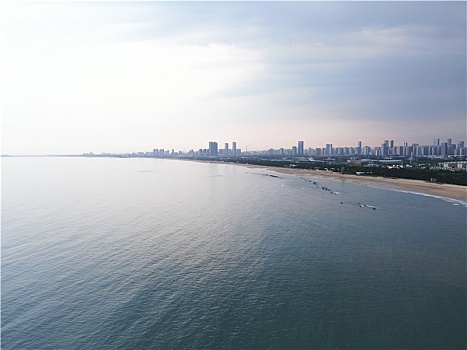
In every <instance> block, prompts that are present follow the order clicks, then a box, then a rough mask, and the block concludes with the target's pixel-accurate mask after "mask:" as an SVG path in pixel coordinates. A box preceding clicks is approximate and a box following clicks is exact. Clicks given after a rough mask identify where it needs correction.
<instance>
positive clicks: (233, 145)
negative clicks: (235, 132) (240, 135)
mask: <svg viewBox="0 0 467 350" xmlns="http://www.w3.org/2000/svg"><path fill="white" fill-rule="evenodd" d="M232 156H234V157H236V156H237V143H236V142H235V141H234V142H232Z"/></svg>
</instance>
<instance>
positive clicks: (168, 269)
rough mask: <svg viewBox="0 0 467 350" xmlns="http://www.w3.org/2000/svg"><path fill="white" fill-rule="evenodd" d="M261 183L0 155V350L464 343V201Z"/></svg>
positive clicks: (209, 171) (174, 166) (161, 168)
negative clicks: (0, 262) (0, 254)
mask: <svg viewBox="0 0 467 350" xmlns="http://www.w3.org/2000/svg"><path fill="white" fill-rule="evenodd" d="M267 174H274V173H273V172H272V171H268V170H257V169H247V168H244V167H240V166H234V165H223V164H207V163H195V162H184V161H171V160H157V159H111V158H108V159H105V158H3V159H2V242H1V243H2V250H1V253H2V265H1V267H2V271H1V272H2V274H1V282H2V283H1V286H2V300H1V301H2V304H1V316H2V321H1V322H2V323H1V325H2V329H1V330H2V333H1V336H2V344H1V345H2V349H46V348H47V349H92V348H93V349H105V348H108V349H115V348H122V349H138V348H141V349H144V348H158V349H175V348H179V349H180V348H194V349H202V348H210V349H219V348H226V349H234V348H250V349H283V348H287V349H297V348H301V349H303V348H307V349H311V348H319V349H378V348H385V349H393V348H405V349H412V348H413V349H464V348H466V346H467V344H466V329H467V327H466V213H467V209H466V206H465V205H462V203H456V202H453V201H445V200H442V199H439V198H431V197H424V196H418V195H414V194H410V193H398V192H394V191H388V190H382V189H375V188H370V187H367V186H364V185H358V184H352V183H344V182H342V181H340V180H332V179H329V178H320V177H311V176H308V177H299V176H291V175H282V174H276V175H278V176H279V178H275V177H271V176H267ZM310 181H311V182H310ZM313 181H315V182H316V184H314V183H313ZM325 188H328V189H330V190H326V189H325Z"/></svg>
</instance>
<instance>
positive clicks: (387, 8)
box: [1, 2, 466, 153]
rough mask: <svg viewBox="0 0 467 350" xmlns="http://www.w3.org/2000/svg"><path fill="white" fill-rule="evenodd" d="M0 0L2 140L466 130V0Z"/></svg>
mask: <svg viewBox="0 0 467 350" xmlns="http://www.w3.org/2000/svg"><path fill="white" fill-rule="evenodd" d="M2 7H3V8H2V10H3V11H2V33H1V34H2V46H3V47H2V48H3V50H2V51H3V52H2V66H1V68H2V83H1V84H2V101H4V102H3V104H2V153H62V152H76V153H79V152H85V151H97V152H100V151H115V152H123V151H133V150H148V149H152V148H154V147H157V148H161V147H166V148H169V147H170V148H176V149H189V148H199V147H206V146H205V144H206V142H207V141H208V140H211V139H216V140H218V141H219V142H228V141H233V140H236V141H237V142H238V143H239V145H241V144H243V145H246V144H252V145H254V147H255V148H269V147H288V146H290V145H291V144H292V143H293V144H295V142H296V140H297V139H302V140H305V142H306V146H311V147H320V146H322V145H323V144H324V143H329V142H332V143H334V144H340V145H351V144H355V143H356V141H357V140H361V139H362V140H363V141H364V143H366V144H369V145H376V144H378V143H380V141H381V139H388V138H393V139H396V140H397V141H399V142H402V141H403V140H406V141H409V142H420V143H424V142H425V143H426V142H429V140H431V139H432V138H433V137H441V138H447V137H452V138H453V139H464V138H465V124H466V106H465V96H466V81H465V76H466V37H465V36H466V15H465V13H466V4H465V3H464V2H410V3H405V2H376V3H370V2H330V3H326V2H252V3H250V2H206V3H201V2H183V3H179V2H172V3H171V2H151V3H148V2H143V3H135V4H133V3H126V2H125V3H120V2H110V3H109V2H101V3H94V2H92V3H90V2H82V3H75V2H73V3H66V2H60V3H27V4H26V3H19V4H13V3H8V4H7V5H3V6H2Z"/></svg>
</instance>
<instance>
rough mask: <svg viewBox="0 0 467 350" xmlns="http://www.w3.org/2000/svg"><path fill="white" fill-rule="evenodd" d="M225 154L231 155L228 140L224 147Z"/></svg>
mask: <svg viewBox="0 0 467 350" xmlns="http://www.w3.org/2000/svg"><path fill="white" fill-rule="evenodd" d="M224 156H226V157H228V156H229V144H228V143H227V142H226V143H225V147H224Z"/></svg>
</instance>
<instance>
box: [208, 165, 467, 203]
mask: <svg viewBox="0 0 467 350" xmlns="http://www.w3.org/2000/svg"><path fill="white" fill-rule="evenodd" d="M215 163H218V162H215ZM223 164H233V165H240V166H244V167H248V168H257V169H267V170H270V171H275V172H277V173H281V174H288V175H302V176H303V175H312V176H323V177H332V178H335V179H339V180H342V181H349V182H354V183H360V184H366V185H368V186H373V187H378V188H383V189H388V190H396V191H410V192H417V193H423V194H427V195H431V196H439V197H444V198H450V199H455V200H461V201H464V202H467V187H466V186H459V185H448V184H440V183H431V182H426V181H421V180H409V179H396V178H385V177H369V176H358V175H346V174H339V173H333V172H328V171H319V170H308V169H293V168H279V167H277V168H276V167H270V166H262V165H252V164H239V163H223Z"/></svg>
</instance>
